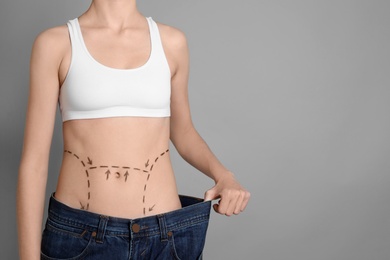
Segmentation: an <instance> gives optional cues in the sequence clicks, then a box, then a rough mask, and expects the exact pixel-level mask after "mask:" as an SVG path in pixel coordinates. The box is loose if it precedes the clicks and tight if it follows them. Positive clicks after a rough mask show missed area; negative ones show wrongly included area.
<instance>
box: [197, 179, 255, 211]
mask: <svg viewBox="0 0 390 260" xmlns="http://www.w3.org/2000/svg"><path fill="white" fill-rule="evenodd" d="M217 198H220V200H219V201H218V203H216V204H214V205H213V208H214V210H215V212H217V213H219V214H223V215H226V216H231V215H232V214H233V213H234V214H235V215H237V214H239V213H240V212H242V211H244V209H245V207H246V205H247V203H248V201H249V198H250V193H249V191H247V190H245V189H244V188H243V187H242V186H241V185H240V183H238V181H237V180H236V179H235V178H234V175H233V173H231V172H228V173H227V174H224V175H223V177H222V178H220V179H218V180H217V181H216V182H215V185H214V187H212V188H211V189H209V190H207V191H206V192H205V197H204V200H205V201H207V200H213V199H217Z"/></svg>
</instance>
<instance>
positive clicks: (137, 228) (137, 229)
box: [131, 223, 140, 233]
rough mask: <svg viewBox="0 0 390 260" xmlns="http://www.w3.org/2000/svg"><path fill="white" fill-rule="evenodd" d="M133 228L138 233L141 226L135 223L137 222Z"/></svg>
mask: <svg viewBox="0 0 390 260" xmlns="http://www.w3.org/2000/svg"><path fill="white" fill-rule="evenodd" d="M131 230H133V232H134V233H138V232H139V230H140V226H139V225H138V224H137V223H135V224H133V226H132V227H131Z"/></svg>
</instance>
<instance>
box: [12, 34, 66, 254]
mask: <svg viewBox="0 0 390 260" xmlns="http://www.w3.org/2000/svg"><path fill="white" fill-rule="evenodd" d="M59 33H60V30H58V29H55V28H53V29H49V30H47V31H45V32H43V33H41V34H40V35H39V36H38V37H37V38H36V40H35V42H34V45H33V48H32V52H31V62H30V86H29V99H28V108H27V115H26V124H25V132H24V143H23V150H22V156H21V161H20V166H19V176H18V189H17V222H18V238H19V256H20V259H22V260H24V259H29V260H34V259H40V245H41V234H42V217H43V209H44V201H45V200H44V195H45V190H46V181H47V174H48V173H47V171H48V160H49V153H50V145H51V140H52V136H53V129H54V122H55V114H56V106H57V100H58V93H59V81H58V68H59V65H60V63H61V55H60V52H61V51H60V46H61V45H60V41H59V37H58V36H59ZM62 35H63V33H62Z"/></svg>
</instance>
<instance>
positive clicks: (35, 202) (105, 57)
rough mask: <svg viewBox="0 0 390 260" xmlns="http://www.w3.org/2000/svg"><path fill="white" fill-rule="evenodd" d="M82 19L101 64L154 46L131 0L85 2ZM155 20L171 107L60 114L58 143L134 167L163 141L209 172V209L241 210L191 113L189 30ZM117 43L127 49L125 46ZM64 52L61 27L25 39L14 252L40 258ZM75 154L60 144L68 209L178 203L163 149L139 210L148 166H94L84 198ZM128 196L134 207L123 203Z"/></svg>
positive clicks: (123, 213)
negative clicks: (158, 111)
mask: <svg viewBox="0 0 390 260" xmlns="http://www.w3.org/2000/svg"><path fill="white" fill-rule="evenodd" d="M79 23H80V27H81V31H82V34H83V38H84V41H85V44H86V46H87V48H88V51H89V52H90V53H91V55H92V56H93V57H94V58H95V59H96V60H97V61H98V62H100V63H101V64H104V65H105V66H108V67H112V68H117V69H130V68H137V67H139V66H141V65H142V64H144V63H145V61H146V60H147V58H148V55H149V53H150V48H151V46H150V45H148V44H146V43H148V42H149V38H148V37H149V31H148V27H147V25H146V24H145V18H144V16H142V14H141V13H140V12H139V11H138V10H137V7H136V2H135V0H116V1H107V0H95V1H92V4H91V6H90V8H89V9H88V10H87V11H86V12H85V13H84V14H82V15H81V16H80V17H79ZM157 24H158V28H159V31H160V36H161V40H162V45H163V47H164V52H165V55H166V58H167V61H168V64H169V69H170V72H171V116H170V117H161V118H141V117H111V118H100V119H85V120H70V121H65V122H64V123H63V137H64V149H65V150H71V151H72V153H74V154H76V153H77V154H78V156H79V157H80V158H92V159H91V161H93V162H94V163H95V164H106V163H107V164H109V165H131V166H132V167H134V166H137V165H141V166H142V165H144V164H145V162H146V159H149V158H151V160H152V159H153V158H154V157H155V155H160V154H161V152H163V151H165V150H166V149H167V148H168V145H169V140H170V141H171V142H172V143H173V145H174V146H175V148H176V149H177V151H178V152H179V154H180V155H181V156H182V157H183V158H184V159H185V160H186V161H187V162H188V163H190V164H191V165H193V166H194V167H195V168H197V169H198V170H200V171H201V172H203V173H204V174H205V175H207V176H208V177H210V178H211V179H212V180H214V182H215V185H214V186H213V187H212V188H211V189H209V190H207V191H206V192H205V194H204V199H205V200H212V199H218V198H219V199H220V200H219V202H218V203H217V204H214V205H213V208H214V210H215V211H216V212H217V213H219V214H223V215H226V216H231V215H233V214H239V213H240V212H242V211H243V210H244V209H245V207H246V205H247V203H248V200H249V197H250V193H249V192H248V191H247V190H246V189H244V188H243V187H242V186H241V185H240V184H239V182H238V181H237V180H236V178H235V177H234V174H233V173H231V172H230V171H229V170H227V169H226V168H225V167H224V166H223V165H222V164H221V163H220V162H219V160H218V159H217V158H216V157H215V155H214V154H213V153H212V152H211V150H210V149H209V147H208V146H207V144H206V143H205V142H204V140H203V139H202V138H201V136H200V135H199V134H198V132H197V131H196V129H195V128H194V125H193V123H192V120H191V114H190V106H189V101H188V76H189V52H188V45H187V41H186V37H185V35H184V34H183V32H181V31H180V30H178V29H176V28H174V27H171V26H168V25H165V24H161V23H157ZM129 39H132V40H131V41H129ZM124 52H126V53H129V55H128V56H125V55H123V53H124ZM71 53H72V52H71V45H70V41H69V33H68V29H67V27H66V26H59V27H55V28H51V29H48V30H46V31H44V32H42V33H41V34H40V35H39V36H38V37H37V38H36V40H35V42H34V45H33V48H32V54H31V64H30V88H29V102H28V110H27V117H26V126H25V139H24V145H23V151H22V158H21V163H20V167H19V179H18V191H17V211H18V212H17V213H18V233H19V253H20V259H33V260H34V259H40V241H41V232H42V230H41V227H42V218H43V209H44V199H45V189H46V181H47V176H48V163H49V153H50V145H51V139H52V136H53V130H54V121H55V113H56V109H57V102H58V96H59V94H60V88H61V86H62V83H63V82H64V80H65V78H66V75H67V73H68V69H69V65H70V62H71ZM91 129H93V130H91ZM129 158H131V159H129ZM78 162H79V159H75V158H74V157H73V156H71V155H69V153H66V152H65V153H64V157H63V162H62V166H61V170H60V176H59V180H58V184H57V189H56V194H55V196H56V198H57V199H58V200H59V201H61V202H62V203H64V204H67V205H69V206H71V207H74V208H80V205H81V207H84V209H86V208H85V206H86V203H87V202H88V203H90V207H89V208H88V210H89V211H91V212H96V213H102V214H107V215H111V216H118V217H126V218H138V217H144V216H149V215H155V214H158V213H163V212H168V211H171V210H175V209H178V208H180V207H181V205H180V202H179V200H178V198H177V187H176V183H175V177H174V174H173V170H172V167H171V163H170V157H169V153H168V152H167V153H166V154H165V155H164V156H161V157H160V159H159V161H158V164H157V163H156V167H155V168H154V170H153V175H152V177H151V178H150V181H149V184H148V185H149V186H148V191H147V193H146V197H147V199H148V201H150V204H148V205H147V207H146V209H147V210H146V212H145V209H144V208H145V203H144V204H143V202H142V200H140V199H139V198H140V194H141V193H142V192H143V191H142V188H143V185H144V181H145V180H144V178H145V175H136V174H130V175H129V176H128V179H126V182H124V181H123V179H122V181H121V182H119V181H118V180H116V179H115V178H111V179H108V178H103V177H102V175H104V172H103V173H101V172H96V174H95V175H94V176H96V177H91V182H92V183H93V187H91V188H90V189H91V194H93V196H92V198H91V199H90V200H88V201H86V199H85V194H86V188H85V185H82V184H80V185H78V184H77V183H84V182H85V176H84V175H83V174H80V170H81V168H80V167H81V166H80V165H81V164H80V163H78ZM149 167H150V166H149ZM91 175H92V174H91ZM92 178H94V179H92ZM122 178H123V177H122ZM144 195H145V194H144ZM128 203H131V205H134V207H123V205H129V204H128ZM143 209H144V210H143ZM148 209H149V210H148Z"/></svg>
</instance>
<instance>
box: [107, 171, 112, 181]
mask: <svg viewBox="0 0 390 260" xmlns="http://www.w3.org/2000/svg"><path fill="white" fill-rule="evenodd" d="M110 174H111V172H110V170H107V171H106V175H107V177H106V180H108V176H110Z"/></svg>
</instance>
